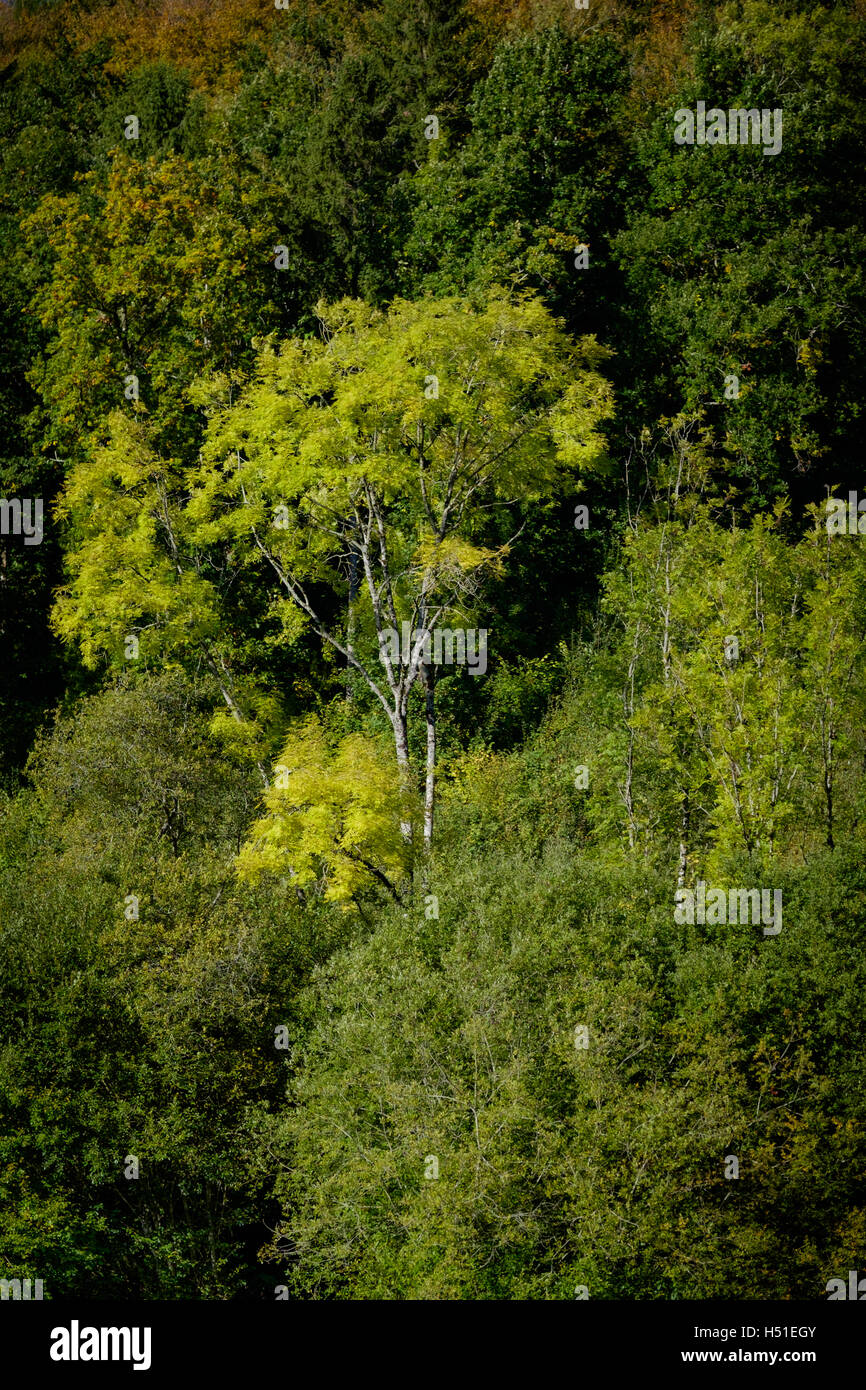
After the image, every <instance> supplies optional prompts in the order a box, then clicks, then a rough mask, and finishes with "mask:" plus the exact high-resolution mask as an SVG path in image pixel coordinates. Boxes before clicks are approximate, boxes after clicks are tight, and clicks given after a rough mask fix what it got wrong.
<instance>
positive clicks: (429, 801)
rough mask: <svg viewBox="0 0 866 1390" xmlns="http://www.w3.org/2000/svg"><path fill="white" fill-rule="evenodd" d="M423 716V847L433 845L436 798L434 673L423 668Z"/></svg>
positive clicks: (429, 668) (433, 670) (432, 669)
mask: <svg viewBox="0 0 866 1390" xmlns="http://www.w3.org/2000/svg"><path fill="white" fill-rule="evenodd" d="M424 689H425V700H424V716H425V718H426V720H427V775H426V780H425V784H424V847H425V849H429V848H430V846H431V844H432V843H433V807H434V801H435V796H436V671H435V668H434V667H433V666H432V665H428V666H425V668H424Z"/></svg>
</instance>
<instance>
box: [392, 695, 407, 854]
mask: <svg viewBox="0 0 866 1390" xmlns="http://www.w3.org/2000/svg"><path fill="white" fill-rule="evenodd" d="M391 727H392V728H393V730H394V747H395V749H396V752H397V767H398V768H399V772H400V785H401V787H402V788H403V790H404V791H408V790H409V789H410V788H411V786H412V769H411V767H410V766H409V728H408V721H407V719H406V713H405V710H395V711H394V713H393V714H392V716H391ZM400 834H401V835H402V836H403V839H404V840H406V842H407V843H409V844H411V842H412V822H411V821H408V820H401V822H400Z"/></svg>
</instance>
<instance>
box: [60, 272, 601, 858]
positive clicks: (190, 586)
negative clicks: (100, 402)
mask: <svg viewBox="0 0 866 1390" xmlns="http://www.w3.org/2000/svg"><path fill="white" fill-rule="evenodd" d="M320 313H321V319H322V330H323V336H322V338H321V339H320V340H312V339H307V340H299V339H293V340H290V341H289V342H287V343H285V344H283V345H282V347H279V348H277V347H275V346H274V345H272V344H269V345H266V346H264V347H263V348H262V350H261V353H260V356H259V359H258V362H257V366H256V372H255V376H254V379H253V380H252V382H251V383H250V384H249V386H248V387H247V388H246V389H245V390H244V391H243V393H242V394H241V395H240V397H239V398H238V399H237V400H235V401H231V399H230V398H229V399H227V393H228V395H229V397H230V392H228V387H227V385H226V383H225V382H224V381H223V380H220V379H213V380H211V381H209V382H208V381H206V382H204V383H203V384H202V385H201V388H200V391H199V393H198V396H197V399H199V401H201V402H202V403H204V404H209V407H210V408H211V409H212V410H213V412H214V414H213V419H212V420H211V422H210V426H209V429H208V437H207V440H206V443H205V447H204V449H203V450H202V456H201V461H200V462H199V461H197V462H195V463H193V464H191V465H188V466H187V468H186V469H185V471H183V474H182V477H181V478H180V480H179V486H178V487H175V489H174V490H173V491H172V489H171V487H170V484H169V482H168V481H167V480H166V475H167V472H168V469H167V465H166V462H165V461H164V460H162V459H161V458H160V456H159V453H158V451H157V450H155V449H154V447H153V442H150V443H148V440H147V438H146V437H145V435H144V434H143V433H141V432H139V433H138V434H137V435H136V433H135V428H136V427H134V426H133V425H132V424H131V423H130V422H127V421H124V420H118V421H116V422H115V426H114V433H113V437H112V439H111V441H110V443H109V444H108V445H106V446H105V448H103V449H101V450H97V451H95V453H94V455H93V457H92V459H90V460H89V461H88V462H87V463H86V464H85V465H83V466H81V467H80V468H78V469H77V470H75V472H74V473H73V475H72V477H71V479H70V483H69V486H68V489H67V494H66V496H67V505H68V507H69V508H70V511H71V512H72V514H73V517H74V520H75V524H76V527H77V528H78V530H79V534H80V536H81V539H80V542H79V544H78V545H77V547H76V549H75V551H74V552H73V554H72V555H71V557H70V569H71V584H70V586H69V589H68V591H67V593H66V595H65V596H64V597H63V598H62V599H61V601H60V603H59V606H58V610H57V623H58V627H59V630H60V631H61V632H62V633H63V635H64V636H66V637H75V638H77V639H78V640H79V641H80V642H81V643H82V644H83V646H84V648H85V650H86V652H87V654H88V657H89V659H95V656H96V654H97V652H98V651H99V650H100V649H102V650H113V652H114V653H115V654H116V653H117V652H118V649H119V643H120V638H121V635H122V633H123V632H125V631H129V630H130V629H131V626H135V625H136V624H139V623H140V622H141V621H142V620H143V619H142V615H143V614H145V613H149V615H150V618H149V620H150V621H151V622H153V623H155V624H156V626H157V637H158V640H160V641H164V642H165V645H166V649H167V650H172V649H173V648H174V649H176V650H178V651H181V650H184V649H185V650H186V651H187V652H188V651H189V650H190V645H191V644H192V645H193V646H195V645H196V644H200V643H201V641H202V640H204V639H205V638H206V639H207V641H208V642H211V643H216V644H217V645H219V646H220V647H221V649H222V650H223V651H224V652H225V651H226V641H227V637H226V634H225V632H224V631H220V630H219V629H218V626H215V614H216V613H217V612H218V609H219V598H220V594H221V591H224V590H225V589H227V588H230V587H231V585H232V584H233V583H234V582H235V581H236V579H237V576H238V573H239V572H243V570H244V569H245V568H249V567H250V566H255V567H257V568H259V569H261V570H263V572H264V574H265V575H267V576H268V577H269V578H270V582H271V585H272V587H273V588H274V589H275V591H276V592H275V593H274V596H273V611H274V614H275V615H276V618H277V619H278V621H279V623H280V624H281V626H282V640H284V641H287V642H289V643H291V642H292V641H294V640H297V636H298V634H299V632H300V630H301V628H302V626H303V625H304V624H308V625H309V626H310V627H311V629H312V630H313V631H314V632H315V633H316V634H317V635H318V637H319V638H320V639H321V640H322V641H323V642H324V643H327V644H328V645H329V646H330V647H331V648H332V649H333V650H334V651H335V652H337V653H338V654H339V656H340V657H341V658H342V659H343V660H344V661H345V662H346V663H347V665H348V667H350V668H351V669H352V670H353V671H355V672H357V674H358V676H359V677H360V678H361V682H362V686H363V687H364V688H365V689H366V691H367V693H368V695H370V696H372V697H373V700H374V701H375V702H378V706H379V707H381V709H382V710H383V711H384V713H385V714H386V715H387V719H388V724H389V726H390V728H391V732H392V735H393V739H394V747H395V754H396V760H397V766H398V768H399V772H400V777H401V779H402V781H403V783H404V785H405V786H406V787H407V788H408V786H409V784H410V783H411V780H412V773H411V766H410V738H409V697H410V691H411V690H412V687H413V686H414V684H415V683H416V681H418V680H419V679H420V680H422V681H423V684H424V694H425V702H424V711H425V712H424V720H425V727H426V742H427V751H426V774H425V784H426V786H425V814H424V840H425V843H426V844H428V845H429V843H430V840H431V837H432V830H433V805H434V789H435V768H436V714H435V686H436V672H435V669H434V668H433V662H432V660H431V656H432V658H434V659H435V657H436V656H437V650H436V648H437V641H436V637H435V630H436V629H437V628H439V629H440V630H441V629H445V631H444V634H443V639H442V640H443V647H442V659H443V660H444V661H446V662H447V661H448V659H449V655H451V659H452V660H454V659H457V660H459V659H460V656H459V654H460V638H461V637H462V633H461V634H459V635H458V637H456V638H455V636H454V634H453V625H455V624H465V623H466V622H468V621H469V620H470V618H472V615H473V614H476V615H477V612H478V608H477V598H478V594H479V592H480V587H481V583H482V579H483V576H484V574H485V572H486V571H489V570H491V569H492V568H494V567H496V566H499V565H501V564H503V563H504V560H505V557H506V555H507V551H508V546H507V544H506V545H498V546H495V547H491V546H490V545H487V544H485V518H486V516H487V513H488V512H489V511H490V509H499V508H504V507H509V506H513V505H514V504H515V503H518V502H520V501H524V500H529V499H533V498H544V497H549V496H551V495H552V494H554V493H555V492H556V491H557V490H558V489H560V488H561V487H563V486H564V485H566V484H567V481H568V479H569V478H570V477H573V476H574V473H575V470H577V469H580V468H589V469H591V468H592V467H593V466H594V465H596V464H597V463H598V462H599V460H600V459H601V458H602V457H603V454H604V446H603V440H602V437H601V435H600V433H599V427H600V426H601V424H602V423H603V421H604V420H605V419H606V418H607V417H608V415H609V413H610V410H611V394H610V389H609V387H608V386H607V384H606V383H605V381H604V380H603V378H602V377H601V376H600V375H599V373H598V371H597V370H596V368H597V366H598V365H599V364H600V362H601V360H602V359H603V356H604V353H603V351H602V350H601V349H600V348H599V347H598V345H597V344H595V343H594V342H593V341H592V340H591V339H587V340H582V341H581V343H580V344H578V345H577V346H575V345H574V344H572V343H571V342H570V341H569V340H568V338H567V337H566V336H565V334H564V333H563V332H562V330H561V328H560V327H559V326H558V325H557V324H556V322H555V321H554V320H553V319H552V318H551V316H550V315H549V313H548V312H547V311H546V310H545V309H544V308H543V306H542V305H541V304H540V303H539V302H538V301H536V300H532V299H529V298H527V299H522V300H520V301H518V302H516V303H511V302H509V300H508V299H507V298H506V297H505V296H503V295H501V294H500V295H497V296H494V297H493V298H492V299H491V301H490V303H489V304H488V305H487V306H486V307H485V308H484V309H483V310H482V311H480V312H474V311H473V310H472V309H471V308H470V307H469V306H468V305H467V304H463V303H461V302H459V301H454V300H446V301H440V302H434V301H422V302H420V303H417V304H412V303H409V302H405V301H397V302H395V303H394V304H393V305H392V306H391V308H390V309H389V310H388V311H387V312H380V311H376V310H372V309H370V308H369V307H368V306H366V305H363V304H360V303H357V302H353V301H343V302H342V303H341V304H339V305H337V306H335V307H333V308H331V309H326V308H325V307H324V306H323V307H322V308H321V309H320ZM118 479H119V480H120V481H121V487H120V488H118V481H117V480H118ZM142 503H144V506H143V507H142ZM124 515H125V516H126V520H120V519H119V518H121V517H122V516H124ZM136 517H137V520H135V518H136ZM130 523H132V530H130ZM109 534H110V535H111V536H112V537H113V544H112V546H110V547H109V546H107V545H106V541H107V538H108V536H109ZM124 554H125V555H126V556H127V557H128V558H127V560H126V561H123V560H121V563H120V564H118V556H119V555H120V556H122V555H124ZM218 554H221V555H222V556H223V557H224V559H223V562H222V569H221V568H220V563H219V562H218V561H217V559H216V558H215V557H216V556H217V555H218ZM206 556H207V557H209V558H208V559H207V561H205V557H206ZM335 605H339V606H337V607H335ZM341 610H342V612H341ZM446 625H448V626H447V627H446ZM407 633H408V641H407V640H406V635H407ZM446 641H449V642H450V643H451V644H453V645H452V647H451V652H449V650H448V648H447V647H446V646H445V645H444V643H445V642H446ZM479 642H480V639H479ZM431 647H432V653H431ZM477 657H478V666H479V668H480V665H481V660H480V658H481V652H480V649H479V651H478V653H477ZM465 659H469V660H470V661H471V660H472V657H471V656H468V657H467V658H465ZM211 664H212V667H213V665H214V663H211ZM222 664H223V668H224V673H225V671H226V670H227V667H228V665H229V664H230V657H225V658H223V659H222ZM224 695H225V698H226V703H227V705H228V706H229V708H230V709H233V704H234V700H233V697H232V696H231V695H230V693H229V691H228V689H227V684H224ZM233 713H235V715H236V717H238V716H239V710H238V709H237V708H234V709H233ZM403 832H404V836H405V837H406V838H407V839H409V838H411V836H412V828H411V826H410V825H408V824H404V827H403Z"/></svg>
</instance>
